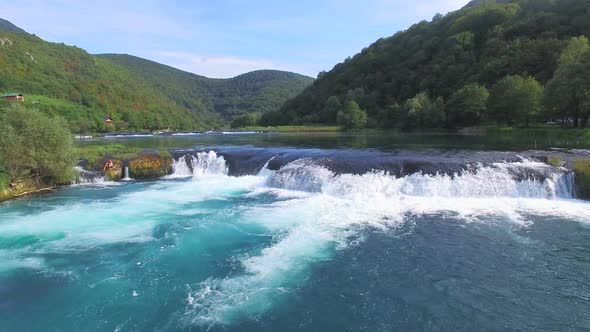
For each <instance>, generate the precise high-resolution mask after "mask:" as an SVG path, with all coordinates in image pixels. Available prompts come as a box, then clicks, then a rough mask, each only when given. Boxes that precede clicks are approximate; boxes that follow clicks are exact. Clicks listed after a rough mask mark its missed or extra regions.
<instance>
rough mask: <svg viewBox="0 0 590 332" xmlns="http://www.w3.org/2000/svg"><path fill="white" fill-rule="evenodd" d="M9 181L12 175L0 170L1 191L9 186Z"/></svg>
mask: <svg viewBox="0 0 590 332" xmlns="http://www.w3.org/2000/svg"><path fill="white" fill-rule="evenodd" d="M9 183H10V176H9V175H8V174H7V173H5V172H2V171H0V191H3V190H4V189H6V188H8V184H9Z"/></svg>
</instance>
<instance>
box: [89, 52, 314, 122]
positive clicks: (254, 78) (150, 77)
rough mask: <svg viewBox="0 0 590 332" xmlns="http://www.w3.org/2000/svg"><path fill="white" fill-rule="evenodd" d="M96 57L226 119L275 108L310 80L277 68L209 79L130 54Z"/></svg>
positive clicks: (176, 98) (180, 101)
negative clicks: (227, 77) (125, 69)
mask: <svg viewBox="0 0 590 332" xmlns="http://www.w3.org/2000/svg"><path fill="white" fill-rule="evenodd" d="M98 57H100V58H102V59H106V60H109V61H111V62H113V63H116V64H118V65H120V66H123V67H125V68H127V69H128V70H129V71H131V72H133V73H134V74H136V75H137V76H139V77H140V78H141V79H142V81H143V82H145V83H146V84H148V85H149V86H150V87H152V88H154V89H157V90H159V91H161V92H163V93H164V94H165V95H167V96H169V97H170V98H171V99H173V100H174V101H176V102H177V103H178V104H179V105H183V106H185V107H187V108H189V109H202V110H206V111H209V112H215V113H218V114H221V115H222V117H223V118H224V119H226V120H230V119H232V118H233V117H235V116H236V115H240V114H243V113H252V112H257V113H265V112H269V111H276V110H278V109H279V108H280V107H281V106H282V105H283V103H284V102H285V101H286V100H288V99H291V98H293V97H295V96H296V95H297V94H299V93H300V92H301V91H303V89H304V88H305V87H306V86H308V85H309V84H311V83H312V82H313V78H311V77H307V76H303V75H299V74H295V73H289V72H284V71H277V70H259V71H254V72H250V73H246V74H243V75H240V76H237V77H234V78H230V79H211V78H207V77H204V76H199V75H195V74H192V73H188V72H185V71H182V70H179V69H176V68H173V67H170V66H166V65H162V64H159V63H157V62H153V61H150V60H146V59H142V58H138V57H135V56H131V55H125V54H101V55H98Z"/></svg>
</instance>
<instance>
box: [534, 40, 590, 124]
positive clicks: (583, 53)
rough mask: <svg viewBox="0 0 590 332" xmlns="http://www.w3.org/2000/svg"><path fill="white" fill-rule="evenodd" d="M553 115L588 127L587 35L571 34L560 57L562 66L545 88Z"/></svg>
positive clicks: (589, 62)
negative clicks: (572, 35)
mask: <svg viewBox="0 0 590 332" xmlns="http://www.w3.org/2000/svg"><path fill="white" fill-rule="evenodd" d="M544 100H545V105H546V106H547V110H548V113H547V115H549V116H550V117H560V118H561V119H562V123H564V124H566V123H569V122H570V121H569V120H570V119H571V122H572V124H573V126H574V127H585V126H586V125H587V123H588V117H589V116H590V45H589V43H588V39H587V38H585V37H579V38H572V39H571V40H570V43H569V44H568V46H567V47H566V48H565V50H564V51H563V53H562V54H561V57H560V58H559V66H558V67H557V70H556V71H555V74H554V75H553V78H552V79H551V80H550V81H549V82H548V83H547V87H546V89H545V98H544Z"/></svg>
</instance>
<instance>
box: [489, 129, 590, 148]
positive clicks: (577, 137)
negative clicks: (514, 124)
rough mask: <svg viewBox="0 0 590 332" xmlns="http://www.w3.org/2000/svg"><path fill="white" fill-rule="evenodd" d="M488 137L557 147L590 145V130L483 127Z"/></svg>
mask: <svg viewBox="0 0 590 332" xmlns="http://www.w3.org/2000/svg"><path fill="white" fill-rule="evenodd" d="M482 129H485V132H486V136H490V137H498V138H502V139H506V140H510V141H515V142H519V141H525V142H535V141H537V142H539V143H541V142H543V143H544V144H553V145H555V146H556V147H569V146H581V145H590V129H563V128H559V127H536V128H503V127H482Z"/></svg>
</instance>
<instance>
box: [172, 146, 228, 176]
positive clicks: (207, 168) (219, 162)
mask: <svg viewBox="0 0 590 332" xmlns="http://www.w3.org/2000/svg"><path fill="white" fill-rule="evenodd" d="M227 173H228V167H227V165H226V162H225V159H224V158H223V157H222V156H217V153H215V151H209V152H198V153H196V155H183V156H181V157H179V158H178V159H175V160H174V161H173V162H172V174H171V175H169V176H167V178H187V177H198V176H206V175H226V174H227Z"/></svg>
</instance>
